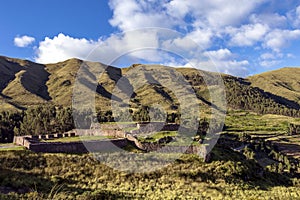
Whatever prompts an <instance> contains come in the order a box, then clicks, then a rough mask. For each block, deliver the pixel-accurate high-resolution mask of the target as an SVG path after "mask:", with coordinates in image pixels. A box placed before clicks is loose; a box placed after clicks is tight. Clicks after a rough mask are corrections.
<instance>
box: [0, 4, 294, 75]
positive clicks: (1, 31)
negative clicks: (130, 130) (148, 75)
mask: <svg viewBox="0 0 300 200" xmlns="http://www.w3.org/2000/svg"><path fill="white" fill-rule="evenodd" d="M1 8H2V9H1V12H0V21H1V23H0V26H1V28H0V54H1V55H5V56H9V57H17V58H24V59H29V60H32V61H36V62H40V63H53V62H58V61H63V60H66V59H68V58H71V57H77V58H80V59H87V58H88V59H89V60H93V61H100V62H104V63H106V64H110V63H109V60H113V58H119V59H117V61H116V62H114V63H113V64H115V65H118V66H126V65H129V64H130V63H136V62H145V63H158V64H165V65H171V66H186V67H188V66H193V67H196V68H199V69H204V70H211V71H220V72H224V73H229V74H233V75H237V76H248V75H251V74H256V73H260V72H263V71H268V70H273V69H277V68H281V67H285V66H300V55H299V52H300V3H299V1H295V0H289V1H279V0H253V1H248V0H227V1H221V0H199V1H192V0H186V1H182V0H161V1H158V0H148V1H137V0H126V1H124V0H110V1H99V0H97V1H96V0H89V1H87V0H85V1H83V0H76V1H71V0H60V1H58V0H51V1H49V0H43V1H41V0H28V1H24V0H10V1H5V2H2V4H1ZM145 27H160V28H165V29H163V30H160V29H158V28H156V29H154V28H153V29H152V30H151V31H149V30H148V29H143V28H145ZM172 30H174V31H177V32H178V34H177V35H176V34H175V35H172V34H171V32H172ZM162 32H163V33H162ZM179 33H180V34H179ZM191 41H192V42H195V44H197V45H199V48H197V49H195V46H194V45H190V44H191ZM143 47H145V48H147V47H151V48H152V49H151V50H149V49H148V50H145V49H144V50H138V49H141V48H143ZM166 48H167V49H168V50H170V52H171V53H166V52H162V51H161V50H158V49H166ZM172 49H181V50H182V52H183V51H184V52H185V53H182V55H183V57H184V59H181V58H180V57H178V56H174V54H172V53H174V52H172ZM91 51H93V53H94V54H93V55H91V54H90V52H91ZM132 51H134V52H132ZM124 52H127V54H126V55H125V56H123V57H122V56H121V57H120V55H122V53H124ZM128 52H132V53H128ZM175 53H176V52H175ZM205 58H206V59H205ZM207 59H208V60H212V61H213V63H214V65H215V66H214V67H213V66H211V64H210V63H208V62H207ZM187 61H188V62H187Z"/></svg>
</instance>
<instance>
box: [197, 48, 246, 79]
mask: <svg viewBox="0 0 300 200" xmlns="http://www.w3.org/2000/svg"><path fill="white" fill-rule="evenodd" d="M203 54H204V55H205V56H207V57H209V59H210V61H209V62H199V63H198V64H197V65H196V66H198V67H199V68H201V67H202V69H206V70H211V69H213V68H212V64H213V65H214V66H215V67H216V69H217V71H218V72H222V73H226V74H234V75H236V76H242V77H244V76H246V75H248V73H249V71H248V69H247V68H248V67H249V62H248V61H247V60H236V59H235V55H234V54H233V53H232V52H231V51H230V50H229V49H218V50H215V51H206V52H204V53H203Z"/></svg>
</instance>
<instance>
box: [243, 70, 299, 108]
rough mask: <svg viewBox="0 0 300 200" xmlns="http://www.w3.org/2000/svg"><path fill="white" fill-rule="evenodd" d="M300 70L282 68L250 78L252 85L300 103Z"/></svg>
mask: <svg viewBox="0 0 300 200" xmlns="http://www.w3.org/2000/svg"><path fill="white" fill-rule="evenodd" d="M299 77H300V68H291V67H287V68H282V69H279V70H274V71H269V72H265V73H262V74H257V75H254V76H250V77H248V80H249V81H250V82H251V85H252V86H254V87H259V88H261V89H263V90H265V91H266V92H270V93H272V94H275V95H278V96H282V97H285V98H287V99H289V100H291V101H295V102H297V103H298V104H299V103H300V78H299Z"/></svg>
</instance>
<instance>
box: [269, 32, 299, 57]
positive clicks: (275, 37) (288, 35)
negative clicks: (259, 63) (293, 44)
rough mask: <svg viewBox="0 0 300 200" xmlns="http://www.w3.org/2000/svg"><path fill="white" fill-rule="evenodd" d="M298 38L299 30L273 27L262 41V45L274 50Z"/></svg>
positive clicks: (278, 50)
mask: <svg viewBox="0 0 300 200" xmlns="http://www.w3.org/2000/svg"><path fill="white" fill-rule="evenodd" d="M296 39H300V30H298V29H296V30H281V29H275V30H272V31H271V32H269V33H268V34H267V36H266V38H265V41H264V44H263V45H264V47H266V48H270V49H272V50H274V51H276V52H280V51H281V49H282V48H283V47H285V46H287V45H288V44H289V42H290V41H292V40H296Z"/></svg>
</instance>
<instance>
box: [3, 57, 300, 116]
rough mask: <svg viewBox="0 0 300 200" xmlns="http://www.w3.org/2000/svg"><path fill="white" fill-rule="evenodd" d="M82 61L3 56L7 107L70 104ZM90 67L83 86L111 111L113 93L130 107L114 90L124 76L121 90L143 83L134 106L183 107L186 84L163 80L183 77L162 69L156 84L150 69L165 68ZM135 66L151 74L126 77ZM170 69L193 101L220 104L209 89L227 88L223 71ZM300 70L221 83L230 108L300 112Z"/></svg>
mask: <svg viewBox="0 0 300 200" xmlns="http://www.w3.org/2000/svg"><path fill="white" fill-rule="evenodd" d="M82 65H83V61H81V60H78V59H69V60H66V61H64V62H59V63H54V64H46V65H41V64H37V63H33V62H30V61H26V60H20V59H13V58H7V57H0V104H1V109H26V108H27V107H28V106H31V105H38V104H43V103H48V104H55V105H63V106H70V105H71V102H72V94H73V89H74V84H75V80H76V76H77V72H78V70H79V69H81V66H82ZM89 65H90V66H92V67H87V68H84V69H83V70H82V71H81V73H83V74H85V75H86V77H84V79H80V81H81V82H82V83H84V84H82V86H83V87H85V88H89V89H91V90H93V91H94V90H96V95H95V98H96V101H95V102H96V107H97V108H98V109H101V110H110V109H111V98H112V96H113V97H114V98H115V99H116V100H117V101H119V103H121V104H123V105H126V102H123V100H124V98H123V97H122V95H121V96H118V94H116V95H115V94H112V93H114V88H115V85H116V84H117V83H118V81H119V80H121V81H122V84H120V85H121V90H126V89H128V87H131V86H130V85H136V86H140V87H137V89H136V90H135V91H134V92H133V93H132V95H131V100H130V104H131V107H132V108H135V107H138V106H141V105H153V104H160V105H161V106H162V107H163V108H164V109H165V110H167V111H173V110H176V109H177V108H180V104H179V102H178V99H179V98H180V97H185V96H184V95H185V89H184V88H183V87H177V88H176V93H177V94H175V93H174V91H172V89H170V86H168V85H165V86H164V85H163V84H162V83H163V81H164V80H170V79H171V80H173V79H174V81H175V79H176V80H177V79H178V76H176V75H174V74H173V75H172V73H171V76H173V77H171V78H170V77H169V78H166V77H168V76H170V74H168V72H165V71H163V70H162V71H161V72H159V73H158V74H159V75H158V77H156V79H159V81H160V83H158V82H157V83H156V82H153V80H154V79H153V78H154V77H152V75H151V73H150V72H151V71H153V70H157V69H159V68H160V67H161V68H165V67H162V66H157V65H141V64H140V65H137V64H136V65H132V66H131V67H128V68H123V69H120V68H115V67H111V66H109V67H107V66H105V65H103V64H101V63H93V62H89ZM93 66H97V67H96V68H95V67H93ZM106 67H107V68H106ZM105 68H106V70H105V71H104V72H103V73H102V74H101V73H98V74H100V76H99V77H95V76H94V75H93V74H94V73H93V71H94V72H95V70H97V71H99V72H100V71H101V70H102V71H103V70H104V69H105ZM131 69H137V70H139V69H140V70H143V71H146V74H144V75H143V76H140V75H138V74H137V75H136V78H134V79H131V80H127V79H124V78H122V79H120V78H121V77H123V75H124V74H128V73H130V71H131ZM168 69H173V70H176V71H177V72H178V73H180V74H181V75H183V77H184V78H185V79H186V81H187V82H188V83H190V85H191V86H192V88H193V89H194V91H195V94H196V95H197V102H194V100H193V101H192V100H191V101H188V102H189V103H190V104H191V105H192V104H198V105H202V106H203V107H202V108H203V109H202V111H203V110H206V108H208V106H214V104H213V103H212V102H211V101H212V99H211V94H210V93H209V92H208V91H217V92H218V93H220V92H222V87H221V86H220V83H219V82H218V79H217V77H218V75H217V74H215V73H212V72H206V71H201V70H196V69H190V68H168ZM148 72H149V73H148ZM177 72H176V73H177ZM147 73H148V74H147ZM299 73H300V70H298V69H296V68H295V69H294V68H286V69H281V70H278V71H273V72H267V73H263V74H261V75H256V76H253V77H249V79H242V78H237V77H234V76H229V75H225V74H223V75H222V79H223V81H224V83H221V84H224V85H225V90H226V91H225V92H226V97H227V98H226V102H227V106H228V107H229V108H233V109H244V110H252V111H255V112H259V113H273V114H284V115H293V116H296V115H298V114H297V113H298V110H299V108H300V106H299V104H298V103H299V99H298V97H299V98H300V92H299V91H300V85H299V83H298V82H297V76H298V75H299ZM203 75H205V76H204V77H205V78H203ZM130 76H133V75H132V74H131V75H130ZM145 81H146V83H147V82H148V83H149V82H152V83H151V84H149V85H147V84H146V85H145V84H144V83H145ZM177 81H180V80H179V79H178V80H177ZM93 82H94V83H97V84H96V85H94V87H95V88H93ZM169 82H170V81H169ZM139 84H140V85H139ZM179 85H180V84H179ZM177 86H178V85H177ZM258 86H259V87H258ZM122 87H123V88H122ZM208 88H209V89H208ZM83 89H84V88H83ZM129 89H130V88H129ZM270 92H272V93H270ZM220 100H221V99H220ZM222 101H223V100H222ZM294 101H295V102H294Z"/></svg>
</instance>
